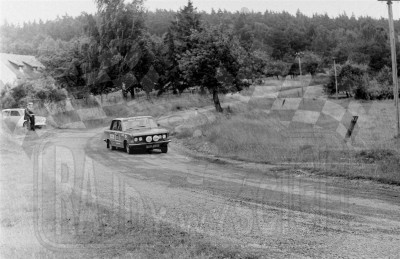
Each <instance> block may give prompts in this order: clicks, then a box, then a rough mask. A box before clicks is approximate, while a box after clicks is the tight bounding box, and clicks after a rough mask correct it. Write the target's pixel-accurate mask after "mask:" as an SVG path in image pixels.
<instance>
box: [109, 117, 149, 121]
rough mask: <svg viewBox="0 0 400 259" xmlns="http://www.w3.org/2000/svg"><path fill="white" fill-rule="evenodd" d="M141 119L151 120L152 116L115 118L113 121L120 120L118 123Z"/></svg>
mask: <svg viewBox="0 0 400 259" xmlns="http://www.w3.org/2000/svg"><path fill="white" fill-rule="evenodd" d="M142 118H153V117H152V116H136V117H128V118H115V119H114V120H120V121H128V120H132V119H142Z"/></svg>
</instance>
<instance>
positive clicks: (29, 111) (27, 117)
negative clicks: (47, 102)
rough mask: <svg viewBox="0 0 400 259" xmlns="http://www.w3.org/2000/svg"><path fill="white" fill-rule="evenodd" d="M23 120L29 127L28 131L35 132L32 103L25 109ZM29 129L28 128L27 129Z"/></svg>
mask: <svg viewBox="0 0 400 259" xmlns="http://www.w3.org/2000/svg"><path fill="white" fill-rule="evenodd" d="M24 119H25V120H27V121H28V123H29V125H30V130H33V131H35V114H34V113H33V103H32V102H29V103H28V105H27V106H26V109H25V118H24ZM28 129H29V128H28Z"/></svg>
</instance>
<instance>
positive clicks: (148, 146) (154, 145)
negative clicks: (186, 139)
mask: <svg viewBox="0 0 400 259" xmlns="http://www.w3.org/2000/svg"><path fill="white" fill-rule="evenodd" d="M103 140H104V142H107V139H103ZM169 142H171V140H170V139H168V140H163V141H157V142H150V143H128V145H129V146H130V147H133V148H146V149H153V148H160V147H165V146H167V145H168V143H169Z"/></svg>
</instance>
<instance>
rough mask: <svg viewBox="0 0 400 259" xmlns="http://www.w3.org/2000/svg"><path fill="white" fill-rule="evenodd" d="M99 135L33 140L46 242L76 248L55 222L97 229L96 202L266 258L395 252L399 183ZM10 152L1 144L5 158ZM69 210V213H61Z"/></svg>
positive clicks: (39, 233)
mask: <svg viewBox="0 0 400 259" xmlns="http://www.w3.org/2000/svg"><path fill="white" fill-rule="evenodd" d="M101 132H102V131H101V130H88V131H76V130H59V131H55V132H53V135H52V136H50V137H47V138H44V139H42V140H35V141H36V142H35V144H33V143H34V142H32V146H34V147H35V150H34V152H33V156H32V159H31V162H33V166H34V174H33V175H34V178H33V180H34V182H33V187H34V188H33V190H34V191H33V194H34V197H35V199H34V215H35V218H34V219H35V220H34V223H35V224H34V226H35V229H34V230H35V234H36V238H38V240H39V241H40V243H41V244H42V245H44V247H46V248H48V249H61V250H62V249H72V248H74V249H75V248H76V247H79V246H80V244H79V241H77V240H76V239H74V238H73V235H72V234H71V233H72V232H68V231H65V230H63V229H58V227H57V226H58V225H57V223H58V222H60V221H65V220H68V221H71V226H72V227H73V229H74V231H75V232H74V234H76V233H77V232H79V231H80V230H82V229H85V228H83V227H81V226H83V225H85V224H90V226H91V228H93V229H97V228H98V227H101V225H104V220H103V221H102V220H99V213H101V209H100V208H107V209H108V210H109V211H113V212H114V213H116V214H118V215H125V220H122V221H121V222H120V224H122V225H123V224H125V223H126V222H129V221H132V220H136V221H137V220H139V221H143V222H146V219H147V218H149V217H152V218H154V219H156V220H158V221H163V222H169V223H172V224H174V225H175V226H177V227H179V228H183V229H184V230H185V231H188V232H195V233H202V234H205V235H208V236H211V237H212V238H215V239H218V240H223V241H224V242H227V243H235V244H238V245H240V246H241V247H243V248H250V249H258V250H260V249H261V250H263V253H264V254H265V255H266V256H268V257H286V256H294V257H304V256H305V257H309V256H310V257H331V258H332V257H389V256H391V257H396V256H397V255H399V254H400V198H399V197H400V196H399V195H400V190H399V188H398V187H393V186H385V185H379V184H376V183H372V182H366V181H348V180H342V179H338V178H326V177H320V176H319V177H317V176H312V175H310V174H308V173H307V172H304V171H295V170H293V169H290V168H281V167H274V166H267V165H255V164H251V165H249V164H245V163H243V164H240V163H236V164H229V163H223V162H218V161H217V162H215V163H212V162H210V161H209V160H202V159H196V158H193V157H191V156H190V155H188V153H187V152H186V151H185V150H184V149H183V148H182V147H180V146H179V145H177V144H176V143H174V142H172V144H171V146H170V150H169V152H168V153H167V154H161V153H158V152H156V151H155V152H154V153H152V154H147V153H144V154H135V155H128V154H127V153H125V152H123V151H122V150H115V151H111V150H108V149H106V146H105V143H104V142H102V140H101ZM12 154H13V155H14V156H15V155H16V153H12ZM8 156H10V153H9V152H5V151H4V150H3V151H2V157H3V159H4V158H5V159H7V157H8ZM10 166H11V165H7V164H3V165H2V170H7V167H10ZM5 172H6V171H3V173H2V174H3V179H4V174H5ZM3 184H4V182H3ZM46 193H50V194H51V195H46ZM28 196H29V195H28ZM71 211H73V213H72V214H74V215H75V216H73V215H67V214H68V213H71ZM53 219H54V220H53ZM49 220H51V222H50V223H49ZM110 220H113V217H110ZM53 221H54V222H53ZM69 234H71V235H70V236H69ZM6 245H7V244H3V246H6ZM82 246H83V247H85V248H95V249H96V248H98V247H101V248H104V247H107V246H110V247H112V246H113V244H112V243H106V244H103V243H102V244H96V243H91V244H82Z"/></svg>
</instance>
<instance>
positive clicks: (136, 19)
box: [95, 0, 153, 97]
mask: <svg viewBox="0 0 400 259" xmlns="http://www.w3.org/2000/svg"><path fill="white" fill-rule="evenodd" d="M96 3H97V7H98V11H99V18H100V19H99V20H100V22H99V35H100V41H99V48H100V52H101V55H100V58H99V61H100V63H101V65H100V68H99V71H98V76H97V78H96V82H95V84H96V85H98V86H99V88H100V89H101V92H103V91H107V89H109V88H111V89H113V88H120V89H122V87H123V85H126V84H125V83H126V82H123V78H124V77H125V75H127V74H130V75H134V76H135V77H136V79H137V80H133V81H134V82H136V83H135V84H133V85H129V91H130V92H131V96H132V97H134V93H135V92H134V88H135V87H141V80H142V79H143V77H144V76H145V75H146V73H147V71H148V70H149V68H150V67H151V63H152V60H153V59H152V53H151V50H150V44H149V41H150V37H149V35H148V34H147V33H146V28H145V22H144V9H143V1H141V0H133V1H132V2H130V3H124V0H111V1H108V0H96ZM131 81H132V80H131Z"/></svg>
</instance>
